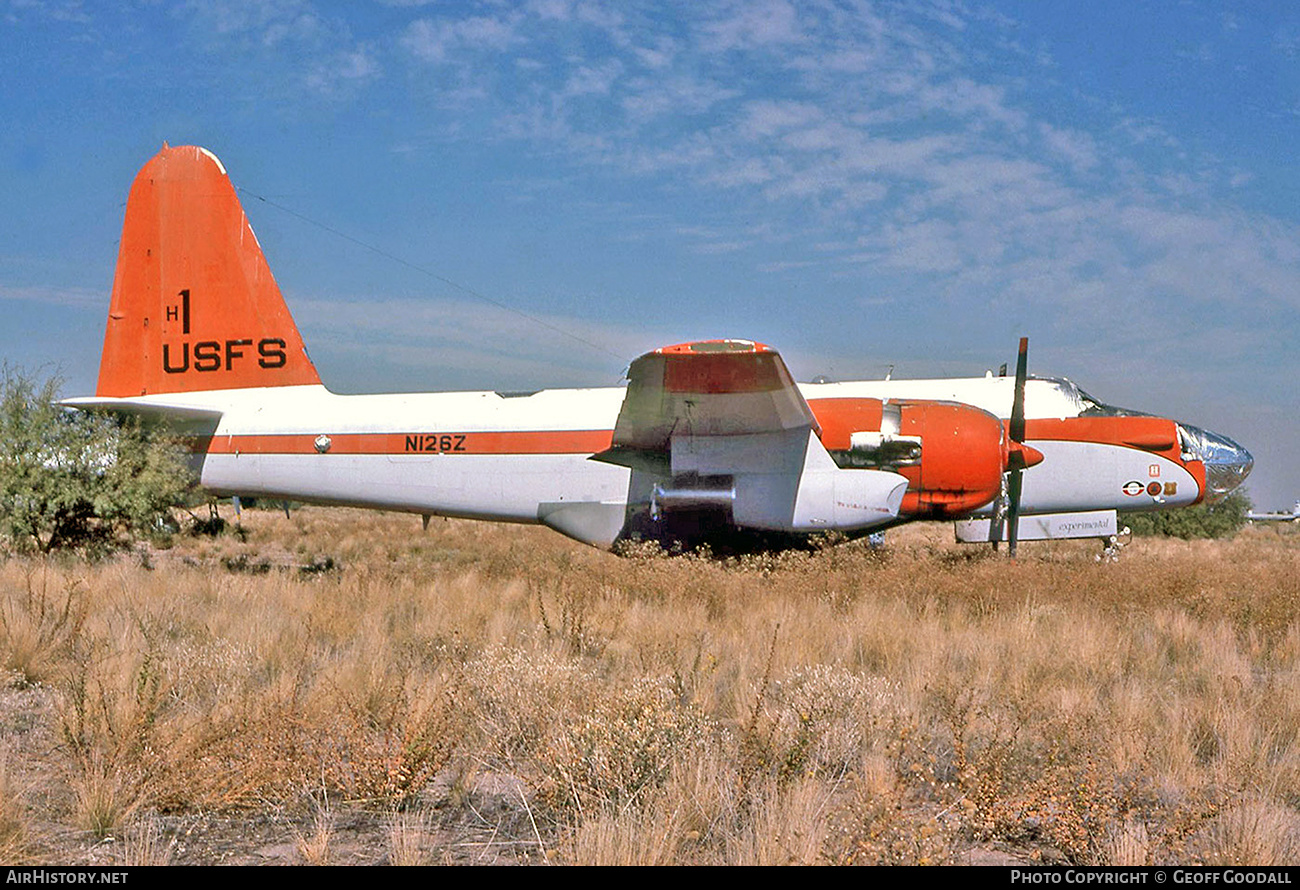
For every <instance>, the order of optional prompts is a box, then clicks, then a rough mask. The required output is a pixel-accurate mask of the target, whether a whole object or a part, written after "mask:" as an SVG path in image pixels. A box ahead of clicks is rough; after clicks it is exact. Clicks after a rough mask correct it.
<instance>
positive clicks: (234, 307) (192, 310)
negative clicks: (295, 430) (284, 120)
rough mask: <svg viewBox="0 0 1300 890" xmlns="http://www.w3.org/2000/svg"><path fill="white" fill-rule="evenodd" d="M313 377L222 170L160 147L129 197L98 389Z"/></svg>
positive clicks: (119, 392)
mask: <svg viewBox="0 0 1300 890" xmlns="http://www.w3.org/2000/svg"><path fill="white" fill-rule="evenodd" d="M319 383H320V377H319V376H318V375H317V374H316V369H315V367H314V366H313V365H312V363H311V360H310V359H309V358H308V357H307V352H306V349H305V348H304V347H303V343H302V337H301V336H300V335H299V333H298V328H297V326H296V325H295V324H294V323H293V318H292V317H290V315H289V309H288V307H287V306H285V304H284V298H283V297H282V296H281V295H280V288H279V287H278V286H277V285H276V283H275V279H274V278H273V277H272V276H271V270H270V267H269V266H267V263H266V257H264V256H263V255H262V248H261V246H260V245H259V244H258V243H257V237H256V236H255V235H254V234H253V230H252V228H251V227H250V226H249V224H248V217H247V216H245V215H244V210H243V208H242V207H241V206H240V204H239V198H238V197H237V196H236V194H235V189H234V186H232V185H231V183H230V178H229V177H228V176H227V175H226V170H225V168H224V167H223V166H222V165H221V162H220V161H218V160H217V158H216V157H215V156H214V155H213V154H212V153H211V152H209V151H207V150H206V149H203V148H199V147H197V146H192V145H184V146H177V147H174V148H171V147H168V146H166V145H164V146H163V150H162V151H160V152H159V153H158V154H156V155H154V157H153V158H152V159H151V160H150V161H149V163H147V164H145V166H144V169H143V170H141V171H140V173H139V175H138V176H136V178H135V182H134V184H132V186H131V194H130V196H129V197H128V198H127V202H126V220H125V222H124V223H123V225H122V244H121V247H120V249H119V251H118V255H117V273H116V275H115V277H114V280H113V299H112V304H111V306H110V308H109V311H108V327H107V330H106V331H105V334H104V354H103V358H102V359H101V361H100V366H99V384H98V386H97V388H96V395H98V396H101V397H104V396H112V397H129V396H139V395H150V394H155V393H176V392H192V391H195V390H210V389H244V388H248V387H257V386H294V385H300V384H319Z"/></svg>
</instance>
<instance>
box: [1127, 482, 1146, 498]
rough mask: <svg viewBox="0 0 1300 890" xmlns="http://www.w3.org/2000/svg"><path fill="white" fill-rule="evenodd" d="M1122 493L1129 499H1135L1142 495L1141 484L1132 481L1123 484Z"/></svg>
mask: <svg viewBox="0 0 1300 890" xmlns="http://www.w3.org/2000/svg"><path fill="white" fill-rule="evenodd" d="M1123 491H1124V493H1125V494H1126V495H1128V496H1129V497H1131V498H1135V497H1137V496H1138V495H1140V494H1141V493H1142V483H1141V482H1139V481H1137V480H1136V479H1134V480H1133V481H1131V482H1125V483H1124V488H1123Z"/></svg>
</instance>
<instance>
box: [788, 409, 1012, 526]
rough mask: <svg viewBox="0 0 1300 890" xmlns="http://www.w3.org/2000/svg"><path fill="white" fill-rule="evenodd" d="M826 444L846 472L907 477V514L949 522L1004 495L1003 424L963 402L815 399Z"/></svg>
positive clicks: (1004, 447) (823, 441)
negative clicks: (870, 471)
mask: <svg viewBox="0 0 1300 890" xmlns="http://www.w3.org/2000/svg"><path fill="white" fill-rule="evenodd" d="M809 405H811V407H812V409H813V413H814V414H816V415H817V420H818V422H819V423H820V424H821V427H822V444H824V445H825V446H826V450H827V451H829V452H830V454H831V457H832V458H834V460H835V462H836V463H837V464H838V465H839V466H841V467H844V468H846V469H878V470H892V471H894V472H896V473H899V474H901V475H902V476H904V477H906V479H907V481H908V486H907V494H906V495H905V496H904V497H903V503H902V507H901V509H900V511H899V512H900V514H901V515H903V516H908V517H912V518H933V519H950V518H952V517H955V516H964V515H966V514H968V513H970V512H971V511H973V510H976V509H978V508H980V507H982V506H984V505H985V504H987V503H989V502H990V501H992V500H993V499H994V498H996V497H997V496H998V494H999V493H1000V492H1001V490H1002V473H1003V471H1004V470H1005V469H1006V465H1007V440H1006V435H1005V431H1004V429H1003V426H1002V421H1000V420H998V418H996V417H994V416H993V415H992V414H990V413H989V412H987V411H984V410H982V409H980V408H976V407H974V406H972V405H966V404H961V403H958V402H937V401H888V402H882V401H881V400H879V399H815V400H813V401H811V402H809Z"/></svg>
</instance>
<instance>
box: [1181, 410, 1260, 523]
mask: <svg viewBox="0 0 1300 890" xmlns="http://www.w3.org/2000/svg"><path fill="white" fill-rule="evenodd" d="M1178 432H1179V438H1180V439H1181V440H1182V448H1183V456H1184V457H1186V458H1190V459H1192V460H1199V461H1202V462H1203V463H1204V464H1205V500H1206V501H1207V502H1209V503H1214V502H1216V501H1221V500H1223V499H1224V498H1225V497H1227V496H1228V493H1229V492H1230V491H1232V490H1233V489H1234V488H1236V487H1237V486H1238V485H1240V484H1241V483H1242V482H1244V481H1245V480H1246V477H1247V476H1249V475H1250V470H1251V468H1252V467H1253V466H1255V458H1253V457H1251V456H1250V452H1249V451H1247V450H1246V449H1245V448H1242V447H1241V446H1240V445H1238V444H1237V443H1236V442H1234V441H1232V440H1231V439H1229V438H1228V437H1227V436H1221V435H1219V434H1218V433H1212V432H1210V431H1209V430H1203V429H1200V428H1199V427H1194V426H1189V425H1188V424H1185V423H1180V424H1178Z"/></svg>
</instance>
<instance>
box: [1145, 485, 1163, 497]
mask: <svg viewBox="0 0 1300 890" xmlns="http://www.w3.org/2000/svg"><path fill="white" fill-rule="evenodd" d="M1147 494H1149V495H1151V497H1155V496H1156V495H1158V494H1160V483H1159V482H1152V483H1151V484H1150V485H1148V486H1147Z"/></svg>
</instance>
